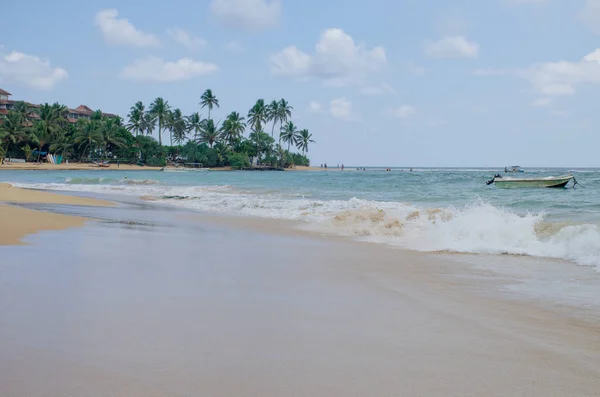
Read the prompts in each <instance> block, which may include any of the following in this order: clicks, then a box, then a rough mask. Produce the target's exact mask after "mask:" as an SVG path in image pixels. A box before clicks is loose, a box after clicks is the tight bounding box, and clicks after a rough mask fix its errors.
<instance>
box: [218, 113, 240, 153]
mask: <svg viewBox="0 0 600 397" xmlns="http://www.w3.org/2000/svg"><path fill="white" fill-rule="evenodd" d="M245 128H246V123H244V117H241V116H240V114H239V113H238V112H231V113H229V115H228V116H227V118H226V119H225V121H224V122H223V128H222V130H223V139H224V140H225V142H227V143H228V144H229V147H231V149H232V150H233V147H234V145H235V142H237V141H239V140H240V138H241V137H242V134H243V133H244V129H245Z"/></svg>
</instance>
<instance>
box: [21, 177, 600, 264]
mask: <svg viewBox="0 0 600 397" xmlns="http://www.w3.org/2000/svg"><path fill="white" fill-rule="evenodd" d="M111 182H112V181H111ZM111 182H109V183H106V184H105V183H100V184H98V183H79V184H61V183H51V184H48V183H45V184H15V186H19V187H29V188H37V189H50V190H70V191H83V192H97V193H107V194H115V193H117V194H124V195H130V196H138V197H142V196H144V197H152V198H153V199H154V200H155V202H156V203H161V204H165V205H173V206H177V207H183V208H187V209H192V210H199V211H205V212H218V213H226V214H232V215H246V216H255V217H265V218H277V219H289V220H297V221H302V227H304V228H309V229H311V230H314V231H317V232H321V233H331V234H336V235H343V236H351V237H355V238H357V239H360V240H365V241H370V242H374V243H382V244H389V245H394V246H398V247H402V248H406V249H411V250H417V251H424V252H440V251H445V252H456V253H474V254H509V255H528V256H535V257H543V258H553V259H562V260H566V261H570V262H573V263H577V264H579V265H585V266H593V267H595V268H596V269H597V270H599V271H600V228H599V226H598V225H596V224H586V223H582V224H567V223H556V222H550V221H547V220H546V216H545V215H544V214H543V213H537V214H533V213H529V214H516V213H514V212H511V211H508V210H506V209H503V208H499V207H495V206H493V205H491V204H490V203H487V202H484V201H483V200H475V201H474V202H473V203H471V204H470V205H467V206H464V207H461V208H457V207H448V208H422V207H417V206H414V205H410V204H405V203H397V202H385V201H372V200H362V199H358V198H352V199H349V200H314V199H310V198H302V197H296V196H289V195H288V196H286V195H282V194H278V193H276V192H271V193H258V192H250V191H242V190H239V189H236V188H233V187H231V186H223V185H214V186H169V185H161V184H155V183H154V181H152V182H150V181H148V182H146V181H136V182H133V183H130V182H123V181H121V182H118V183H114V182H112V183H111ZM115 185H119V188H118V189H115V187H116V186H115Z"/></svg>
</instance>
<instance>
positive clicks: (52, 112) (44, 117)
mask: <svg viewBox="0 0 600 397" xmlns="http://www.w3.org/2000/svg"><path fill="white" fill-rule="evenodd" d="M60 112H61V107H60V105H58V104H56V103H55V104H53V105H49V104H47V103H44V104H43V105H40V107H39V108H38V109H37V113H38V116H39V118H40V120H39V121H38V123H36V124H41V127H38V126H37V125H36V134H37V133H39V132H40V131H41V129H43V130H44V134H43V135H44V136H48V137H50V136H51V135H53V134H54V133H55V132H56V131H57V130H58V129H59V128H60V119H61V118H62V116H61V114H60Z"/></svg>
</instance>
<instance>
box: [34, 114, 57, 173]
mask: <svg viewBox="0 0 600 397" xmlns="http://www.w3.org/2000/svg"><path fill="white" fill-rule="evenodd" d="M52 136H53V130H51V129H49V128H48V124H47V123H46V122H45V121H39V122H37V123H35V125H34V130H33V132H32V134H31V141H32V142H33V143H35V144H37V152H38V156H37V161H38V163H39V161H40V157H42V150H43V149H44V147H45V146H46V145H47V144H49V143H51V141H52Z"/></svg>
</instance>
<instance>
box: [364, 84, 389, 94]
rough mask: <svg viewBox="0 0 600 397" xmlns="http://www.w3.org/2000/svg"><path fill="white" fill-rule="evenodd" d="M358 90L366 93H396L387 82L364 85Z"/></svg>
mask: <svg viewBox="0 0 600 397" xmlns="http://www.w3.org/2000/svg"><path fill="white" fill-rule="evenodd" d="M360 92H361V93H363V94H366V95H384V94H395V93H396V91H395V90H394V89H393V88H392V87H391V86H390V85H389V84H377V85H369V86H364V87H362V88H361V89H360Z"/></svg>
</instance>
